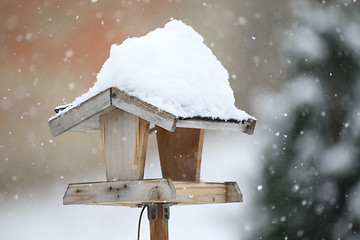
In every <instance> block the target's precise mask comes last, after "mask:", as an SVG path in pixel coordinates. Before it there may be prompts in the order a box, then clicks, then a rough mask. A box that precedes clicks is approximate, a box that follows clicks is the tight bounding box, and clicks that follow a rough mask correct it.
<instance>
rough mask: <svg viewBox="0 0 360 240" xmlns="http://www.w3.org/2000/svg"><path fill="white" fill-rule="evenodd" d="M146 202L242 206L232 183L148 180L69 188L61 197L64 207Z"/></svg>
mask: <svg viewBox="0 0 360 240" xmlns="http://www.w3.org/2000/svg"><path fill="white" fill-rule="evenodd" d="M125 184H126V185H127V187H126V188H125V187H124V186H125ZM110 187H111V190H110ZM149 202H153V203H170V204H176V205H191V204H215V203H234V202H242V194H241V192H240V189H239V187H238V185H237V184H236V183H235V182H226V183H202V182H181V181H175V182H171V181H170V180H166V179H155V180H154V179H152V180H138V181H135V180H134V181H120V182H99V183H82V184H70V185H69V187H68V189H67V191H66V193H65V196H64V204H65V205H68V204H93V205H109V206H128V207H136V206H138V205H140V204H142V203H149Z"/></svg>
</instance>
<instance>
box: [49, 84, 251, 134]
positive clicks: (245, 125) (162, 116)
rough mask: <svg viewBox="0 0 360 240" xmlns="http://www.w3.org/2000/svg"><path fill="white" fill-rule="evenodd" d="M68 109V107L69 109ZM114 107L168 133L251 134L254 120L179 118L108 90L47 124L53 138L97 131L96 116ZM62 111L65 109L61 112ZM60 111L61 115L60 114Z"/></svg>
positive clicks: (65, 111) (97, 122)
mask: <svg viewBox="0 0 360 240" xmlns="http://www.w3.org/2000/svg"><path fill="white" fill-rule="evenodd" d="M69 107H71V106H67V108H69ZM115 107H117V108H120V109H122V110H124V111H126V112H129V113H131V114H134V115H135V116H138V117H140V118H142V119H144V120H146V121H149V122H151V123H154V124H156V125H158V126H160V127H162V128H164V129H166V130H168V131H171V132H173V131H175V128H176V127H180V128H198V129H213V130H232V131H242V132H245V133H247V134H250V135H251V134H253V133H254V129H255V125H256V120H254V119H251V118H249V119H243V120H241V121H237V120H229V121H225V120H222V119H215V120H214V119H210V118H201V117H194V118H186V119H184V118H180V117H179V116H175V115H174V114H171V113H169V112H167V111H163V110H160V109H159V108H157V107H155V106H153V105H151V104H149V103H147V102H144V101H142V100H141V99H139V98H137V97H134V96H131V95H129V94H127V93H126V92H124V91H121V90H119V89H117V88H108V89H106V90H105V91H103V92H101V93H99V94H97V95H95V96H93V97H91V98H89V99H88V100H86V101H84V102H82V103H80V104H79V105H78V106H76V107H73V108H71V109H70V110H66V107H63V108H60V109H57V110H58V111H60V113H59V114H58V115H57V116H56V117H54V118H52V119H51V120H50V121H49V126H50V129H51V133H52V135H53V136H58V135H60V134H61V133H63V132H66V131H68V130H71V131H81V132H99V129H100V124H99V116H100V115H101V114H103V113H106V112H107V111H110V110H113V109H114V108H115ZM64 109H65V110H64ZM61 110H63V111H64V112H63V113H61Z"/></svg>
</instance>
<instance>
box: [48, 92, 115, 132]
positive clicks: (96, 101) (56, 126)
mask: <svg viewBox="0 0 360 240" xmlns="http://www.w3.org/2000/svg"><path fill="white" fill-rule="evenodd" d="M110 96H111V91H110V89H107V90H105V91H103V92H101V93H99V94H98V95H96V96H95V97H93V98H90V99H88V100H87V101H85V102H83V103H81V104H80V105H79V106H76V107H74V108H72V109H70V110H68V111H66V112H64V113H63V114H60V115H58V116H57V117H55V118H53V119H51V120H50V121H49V126H50V130H51V133H52V135H53V136H54V137H55V136H58V135H59V134H61V133H63V132H66V131H67V130H69V129H71V128H73V127H74V126H76V125H78V124H80V123H82V122H84V121H86V120H87V119H89V118H91V117H93V116H95V115H96V114H99V113H100V112H101V111H103V110H105V109H106V108H108V107H110V106H111V99H110Z"/></svg>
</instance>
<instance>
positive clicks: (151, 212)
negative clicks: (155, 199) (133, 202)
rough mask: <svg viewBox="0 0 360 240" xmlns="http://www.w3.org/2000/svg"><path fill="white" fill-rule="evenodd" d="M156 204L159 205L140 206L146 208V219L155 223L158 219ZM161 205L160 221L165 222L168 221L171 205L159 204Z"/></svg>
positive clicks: (147, 204)
mask: <svg viewBox="0 0 360 240" xmlns="http://www.w3.org/2000/svg"><path fill="white" fill-rule="evenodd" d="M158 204H160V203H144V204H141V205H142V206H147V208H148V219H149V221H150V222H156V221H157V220H158V219H159V210H158ZM161 205H162V219H163V221H165V222H167V221H169V219H170V206H171V205H173V204H168V203H161Z"/></svg>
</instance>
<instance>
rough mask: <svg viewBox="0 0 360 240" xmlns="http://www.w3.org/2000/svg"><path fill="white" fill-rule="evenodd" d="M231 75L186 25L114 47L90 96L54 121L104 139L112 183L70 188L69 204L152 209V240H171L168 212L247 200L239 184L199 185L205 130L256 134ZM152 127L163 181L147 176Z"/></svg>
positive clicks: (56, 130) (55, 130)
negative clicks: (239, 103)
mask: <svg viewBox="0 0 360 240" xmlns="http://www.w3.org/2000/svg"><path fill="white" fill-rule="evenodd" d="M159 43H166V44H165V45H164V44H159ZM194 49H195V50H194ZM144 55H145V56H146V57H145V58H144ZM123 56H125V57H123ZM128 58H129V59H128ZM144 59H146V60H147V61H146V62H142V61H144ZM149 59H150V61H149ZM142 63H143V64H142ZM164 64H167V65H166V66H164ZM143 66H146V67H143ZM129 69H130V70H129ZM228 76H229V75H228V73H227V71H226V70H225V69H224V67H223V66H222V65H221V63H220V62H219V61H218V60H217V59H216V57H215V56H213V55H212V53H211V50H210V49H208V48H207V47H206V46H205V45H204V44H203V38H202V37H201V36H200V35H199V34H198V33H196V32H195V31H194V30H193V29H192V28H191V27H189V26H187V25H185V24H183V23H182V22H181V21H171V22H169V23H168V24H166V25H165V28H164V29H157V30H155V31H153V32H151V33H149V34H148V35H146V36H144V37H141V38H138V39H129V40H126V41H124V43H123V44H122V45H120V46H117V45H113V46H112V48H111V51H110V58H109V59H108V60H107V61H106V62H105V64H104V66H103V67H102V69H101V71H100V73H99V74H98V76H97V78H98V81H97V82H96V83H95V84H94V87H93V88H91V89H90V90H89V92H87V93H86V94H84V95H86V97H84V95H83V96H82V97H81V98H78V99H76V100H75V101H74V102H73V103H72V104H70V105H67V106H62V107H58V108H56V109H55V112H56V115H55V116H54V117H52V118H51V119H50V120H49V126H50V129H51V133H52V135H53V136H58V135H60V134H62V133H64V132H67V131H80V132H97V133H100V136H101V140H102V147H103V153H104V162H105V164H104V166H105V172H106V181H104V182H92V183H73V184H70V185H69V186H68V189H67V190H66V193H65V195H64V199H63V203H64V204H65V205H71V204H74V205H75V204H86V205H109V206H124V207H141V206H147V207H148V218H149V221H150V235H151V239H152V240H160V239H161V240H166V239H168V225H167V223H168V220H169V217H170V206H178V205H191V204H215V203H234V202H242V193H241V191H240V189H239V187H238V185H237V183H236V182H222V183H211V182H201V181H200V170H201V162H202V149H203V143H204V134H205V131H207V130H222V131H238V132H244V133H247V134H250V135H251V134H253V132H254V128H255V125H256V119H255V118H253V117H251V116H250V115H248V114H246V113H245V112H243V111H241V110H239V109H237V108H236V107H235V106H234V101H235V99H234V96H233V92H232V89H231V87H230V85H229V82H228ZM150 125H154V128H155V130H156V131H152V132H155V134H156V139H157V145H158V153H159V158H160V166H161V176H159V178H158V179H144V169H145V161H146V151H147V144H148V136H149V134H150ZM223 161H226V159H225V160H223Z"/></svg>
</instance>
